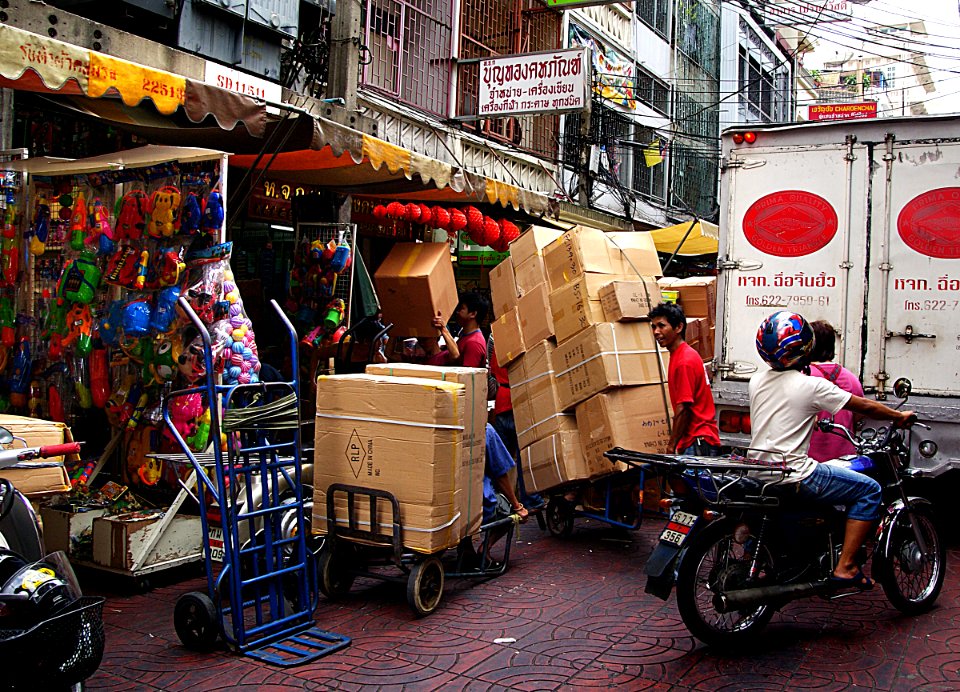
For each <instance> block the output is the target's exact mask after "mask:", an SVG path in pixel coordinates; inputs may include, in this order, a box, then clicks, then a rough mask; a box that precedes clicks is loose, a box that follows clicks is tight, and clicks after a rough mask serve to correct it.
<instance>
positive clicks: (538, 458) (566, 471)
mask: <svg viewBox="0 0 960 692" xmlns="http://www.w3.org/2000/svg"><path fill="white" fill-rule="evenodd" d="M520 466H521V469H522V471H523V483H524V487H525V488H526V490H527V492H536V493H541V492H544V491H546V490H550V489H551V488H556V487H557V486H560V485H564V484H566V483H572V482H574V481H579V480H584V479H588V478H590V477H591V476H590V470H589V469H588V468H587V465H586V461H585V459H584V456H583V449H582V447H581V445H580V432H579V430H578V429H577V423H576V420H564V422H563V423H562V425H561V429H560V430H559V431H558V432H555V433H553V434H552V435H548V436H547V437H545V438H543V439H542V440H537V441H536V442H534V443H533V444H531V445H529V446H527V447H524V448H523V449H521V450H520Z"/></svg>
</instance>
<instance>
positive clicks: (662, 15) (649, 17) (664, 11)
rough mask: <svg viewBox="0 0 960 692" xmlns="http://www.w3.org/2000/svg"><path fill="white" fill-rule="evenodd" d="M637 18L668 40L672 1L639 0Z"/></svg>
mask: <svg viewBox="0 0 960 692" xmlns="http://www.w3.org/2000/svg"><path fill="white" fill-rule="evenodd" d="M637 16H638V17H639V18H640V21H642V22H643V23H644V24H646V25H647V26H649V27H650V28H651V29H653V30H654V31H656V32H657V33H658V34H660V35H661V36H663V37H664V38H666V37H667V31H668V30H669V28H670V0H637Z"/></svg>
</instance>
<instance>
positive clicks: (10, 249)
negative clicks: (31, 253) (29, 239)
mask: <svg viewBox="0 0 960 692" xmlns="http://www.w3.org/2000/svg"><path fill="white" fill-rule="evenodd" d="M16 221H17V207H16V206H15V205H13V204H10V203H9V202H8V203H7V209H6V211H5V212H4V213H3V243H2V250H0V252H2V267H3V282H4V283H5V284H6V285H7V286H15V285H16V283H17V277H18V276H19V274H20V242H19V240H18V238H17V227H16Z"/></svg>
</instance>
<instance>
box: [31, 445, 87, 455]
mask: <svg viewBox="0 0 960 692" xmlns="http://www.w3.org/2000/svg"><path fill="white" fill-rule="evenodd" d="M79 451H80V443H79V442H65V443H63V444H59V445H46V446H44V447H41V448H40V453H39V456H41V457H59V456H65V455H67V454H76V453H78V452H79Z"/></svg>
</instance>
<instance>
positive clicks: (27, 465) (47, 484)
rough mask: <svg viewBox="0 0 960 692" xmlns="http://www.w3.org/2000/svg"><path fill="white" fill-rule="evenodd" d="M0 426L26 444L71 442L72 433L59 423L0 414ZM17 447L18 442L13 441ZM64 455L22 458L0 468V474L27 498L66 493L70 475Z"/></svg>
mask: <svg viewBox="0 0 960 692" xmlns="http://www.w3.org/2000/svg"><path fill="white" fill-rule="evenodd" d="M0 426H2V427H4V428H6V429H7V430H9V431H10V432H11V433H13V435H14V436H15V437H22V438H23V439H24V440H26V446H27V447H43V446H45V445H58V444H63V443H64V442H73V435H72V434H71V433H70V428H68V427H67V426H66V425H64V424H63V423H57V422H54V421H48V420H41V419H39V418H27V417H25V416H6V415H0ZM13 444H14V445H15V446H20V444H21V443H20V442H19V441H14V443H13ZM79 458H80V457H79V455H77V454H73V455H70V456H69V457H67V458H66V461H71V462H74V461H78V460H79ZM64 461H65V460H64V457H62V456H61V457H49V458H47V459H37V460H35V461H23V462H20V463H19V464H17V466H16V467H14V468H7V469H3V470H2V471H0V477H2V478H6V479H7V480H8V481H10V482H11V483H13V485H14V486H15V487H16V488H17V490H19V491H20V492H21V493H23V494H24V495H26V496H27V497H29V498H31V499H38V498H42V497H45V496H47V495H55V494H57V493H66V492H70V477H69V476H67V470H66V468H65V467H64Z"/></svg>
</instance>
